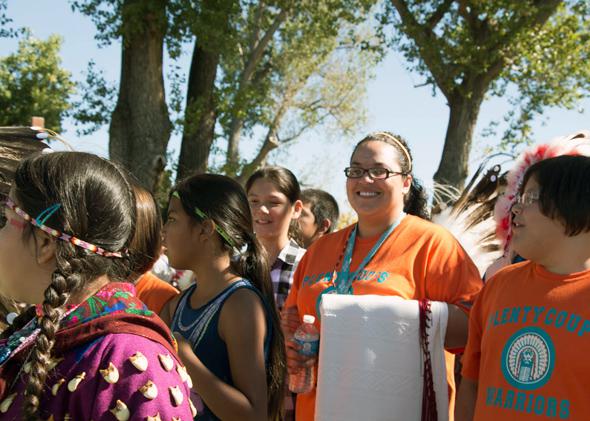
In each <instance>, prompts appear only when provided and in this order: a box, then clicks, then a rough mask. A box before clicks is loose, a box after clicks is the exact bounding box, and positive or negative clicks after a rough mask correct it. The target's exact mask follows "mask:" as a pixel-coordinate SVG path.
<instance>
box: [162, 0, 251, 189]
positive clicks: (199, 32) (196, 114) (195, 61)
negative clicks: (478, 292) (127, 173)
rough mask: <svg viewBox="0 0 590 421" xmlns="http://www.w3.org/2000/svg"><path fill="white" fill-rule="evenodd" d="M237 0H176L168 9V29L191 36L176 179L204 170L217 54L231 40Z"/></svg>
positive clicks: (213, 108)
mask: <svg viewBox="0 0 590 421" xmlns="http://www.w3.org/2000/svg"><path fill="white" fill-rule="evenodd" d="M239 10H240V5H239V2H238V1H237V0H203V1H202V2H200V3H199V4H198V7H195V5H194V4H193V3H192V2H188V3H187V2H186V1H185V0H180V1H177V2H175V3H174V5H173V7H172V8H171V16H172V22H173V24H172V28H173V30H174V31H175V32H176V35H177V37H178V36H180V38H181V39H182V38H187V35H186V34H185V33H188V34H189V39H192V38H193V37H194V48H193V55H192V60H191V66H190V69H189V72H188V85H187V91H186V106H185V109H184V130H183V133H182V143H181V149H180V156H179V159H178V167H177V179H179V180H180V179H183V178H185V177H186V176H188V175H189V174H190V173H192V172H193V171H197V172H201V173H202V172H205V171H207V162H208V159H209V153H210V150H211V146H212V143H213V140H214V138H215V125H216V123H217V115H218V111H217V102H218V101H217V93H216V82H217V76H218V69H219V63H220V60H221V55H222V53H223V52H224V51H226V50H227V49H228V48H230V46H231V44H232V42H233V34H232V23H233V20H234V19H235V16H236V14H238V13H239Z"/></svg>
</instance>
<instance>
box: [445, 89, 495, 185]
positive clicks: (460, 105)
mask: <svg viewBox="0 0 590 421" xmlns="http://www.w3.org/2000/svg"><path fill="white" fill-rule="evenodd" d="M470 94H471V95H469V97H466V96H464V95H460V94H455V95H454V96H452V97H451V98H450V100H449V108H450V114H449V125H448V126H447V134H446V136H445V146H444V149H443V153H442V157H441V160H440V164H439V167H438V170H437V171H436V173H435V174H434V181H435V183H438V184H445V185H451V186H453V187H456V188H458V189H460V188H462V187H463V184H464V182H465V179H466V178H467V171H468V168H467V164H468V162H469V153H470V151H471V141H472V140H473V131H474V129H475V125H476V123H477V116H478V114H479V109H480V107H481V103H482V101H483V98H484V94H485V89H482V90H478V91H471V92H470Z"/></svg>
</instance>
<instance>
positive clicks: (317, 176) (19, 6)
mask: <svg viewBox="0 0 590 421" xmlns="http://www.w3.org/2000/svg"><path fill="white" fill-rule="evenodd" d="M8 16H9V17H11V18H12V19H13V20H14V25H15V26H25V27H28V28H30V29H31V30H32V32H33V34H34V35H35V36H36V37H38V38H41V39H45V38H47V37H48V36H49V35H51V34H59V35H61V36H62V38H63V41H64V42H63V45H62V50H61V56H62V60H63V62H62V64H63V67H64V68H66V69H68V70H69V71H70V72H72V74H73V76H74V77H75V78H77V79H81V72H82V71H83V70H84V69H86V65H87V63H88V61H89V60H90V59H93V60H94V61H95V62H96V63H97V66H98V68H100V69H102V70H103V71H104V72H105V73H106V77H107V79H109V80H111V81H118V79H119V73H120V55H121V53H120V44H119V43H114V44H113V45H111V46H108V47H105V48H98V47H97V43H96V41H95V40H94V35H95V28H94V25H93V23H92V22H91V21H90V19H89V18H87V17H85V16H82V15H80V14H79V13H73V12H72V11H71V9H70V7H69V3H68V1H67V0H28V1H15V0H12V1H9V4H8ZM16 47H17V43H16V41H15V40H6V39H0V56H4V55H6V54H9V53H11V52H13V51H15V50H16ZM190 52H191V48H190V46H189V47H187V49H186V53H185V55H184V56H183V57H182V58H181V60H180V64H181V66H182V67H183V68H184V69H187V70H188V66H189V61H190ZM421 82H422V79H421V78H420V76H419V75H417V74H415V73H411V72H409V71H407V70H406V69H405V66H404V59H403V57H401V55H399V54H397V53H395V52H391V53H389V54H388V55H387V57H386V58H385V59H384V60H383V62H382V63H380V64H379V66H378V67H377V68H376V71H375V78H374V79H373V80H372V81H371V82H370V83H369V86H368V95H367V100H366V107H367V110H368V116H369V118H368V121H367V122H366V124H365V125H364V127H363V128H362V129H361V130H360V131H359V133H358V134H357V135H356V136H353V137H350V138H346V139H334V138H333V136H332V137H328V136H327V134H326V133H324V132H323V131H322V130H321V129H318V130H315V131H313V132H310V133H309V134H307V135H306V136H304V137H303V138H302V139H301V140H300V141H299V142H297V143H296V144H295V145H293V146H290V147H288V148H287V149H286V150H283V151H278V152H277V153H275V154H274V155H273V156H272V157H271V159H270V161H271V162H272V163H274V164H277V165H283V166H286V167H288V168H290V169H291V170H293V171H294V172H295V174H296V175H297V176H298V177H299V178H300V180H301V181H302V182H304V183H305V184H306V185H309V186H314V187H319V188H324V189H326V190H328V191H329V192H331V193H332V194H334V195H335V196H336V197H337V199H338V201H339V202H340V203H341V205H342V206H343V207H344V208H346V205H345V200H346V194H345V190H344V183H345V179H344V174H343V172H342V170H343V169H344V167H345V166H346V165H347V163H348V159H349V155H350V152H351V150H352V145H353V144H354V143H355V142H356V141H358V140H359V139H361V138H362V137H363V135H364V134H366V133H369V132H373V131H382V130H389V131H392V132H396V133H399V134H401V135H402V136H404V137H405V138H406V139H407V140H408V141H409V143H410V146H411V148H412V151H413V155H414V160H415V166H414V168H415V175H416V176H417V177H418V178H420V179H421V180H423V182H424V183H425V184H426V185H427V186H429V185H431V179H432V175H433V174H434V172H435V171H436V169H437V167H438V163H439V160H440V156H441V152H442V147H443V141H444V136H445V131H446V127H447V121H448V114H449V113H448V107H447V106H446V102H445V99H444V97H443V96H441V95H437V96H436V97H432V95H431V89H430V88H429V87H421V88H415V86H416V85H419V84H420V83H421ZM508 109H509V107H508V104H507V101H506V100H505V99H503V98H489V99H488V100H486V102H485V103H484V105H483V107H482V111H481V113H480V116H479V121H478V126H477V129H476V136H475V139H474V144H473V148H472V154H471V167H472V168H473V167H476V166H477V164H478V162H479V161H480V160H481V158H482V156H483V153H484V149H485V146H487V145H493V144H494V139H489V138H482V137H481V131H482V129H484V128H485V127H486V126H487V125H488V124H489V122H490V121H492V120H501V118H502V116H503V115H505V113H506V112H507V111H508ZM580 109H582V110H584V111H583V112H582V113H579V112H577V111H568V110H560V109H550V110H547V112H546V116H547V117H548V118H547V119H546V120H545V121H546V124H545V125H542V124H541V121H536V122H535V124H534V139H536V140H537V141H538V142H543V141H547V140H549V139H551V138H553V137H556V136H560V135H565V134H568V133H571V132H573V131H576V130H579V129H584V128H589V129H590V100H586V101H584V102H583V103H582V104H580ZM65 128H66V132H65V136H64V137H65V138H66V139H68V141H69V142H70V143H72V144H73V145H74V147H75V148H76V149H78V150H84V151H90V152H94V153H97V154H100V155H103V156H107V155H108V135H107V128H106V127H105V128H103V129H102V130H100V131H99V132H97V133H95V134H93V135H90V136H86V137H80V138H78V137H77V136H76V133H75V130H74V128H73V126H72V124H71V123H70V122H66V124H65ZM169 148H170V150H171V151H176V152H177V153H178V151H179V150H180V145H179V138H178V137H177V136H176V137H173V138H172V139H171V141H170V145H169ZM245 153H246V154H247V153H248V151H246V152H245Z"/></svg>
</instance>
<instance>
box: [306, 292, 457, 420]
mask: <svg viewBox="0 0 590 421" xmlns="http://www.w3.org/2000/svg"><path fill="white" fill-rule="evenodd" d="M431 312H432V314H431V317H432V320H431V322H430V327H429V328H428V340H429V348H430V355H431V364H432V372H433V383H434V390H435V393H436V405H437V414H438V419H439V421H446V420H448V413H449V409H448V390H447V377H446V367H445V357H444V338H445V333H446V328H447V319H448V310H447V305H446V304H445V303H440V302H434V301H433V302H431ZM320 314H321V323H322V327H321V333H320V354H319V371H318V384H317V396H316V410H315V414H316V417H315V419H316V420H318V421H331V420H339V421H346V420H351V421H352V420H354V421H358V420H362V421H380V420H387V421H392V420H394V421H395V420H399V421H414V420H416V421H420V419H421V414H422V388H423V383H424V382H423V374H424V357H423V355H422V351H421V347H420V318H419V303H418V301H414V300H404V299H403V298H400V297H392V296H378V295H361V296H355V295H336V294H325V295H324V296H323V297H322V302H321V305H320Z"/></svg>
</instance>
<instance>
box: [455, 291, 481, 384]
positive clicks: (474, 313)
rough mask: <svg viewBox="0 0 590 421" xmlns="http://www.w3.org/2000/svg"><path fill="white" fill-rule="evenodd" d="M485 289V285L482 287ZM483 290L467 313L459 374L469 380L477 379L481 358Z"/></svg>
mask: <svg viewBox="0 0 590 421" xmlns="http://www.w3.org/2000/svg"><path fill="white" fill-rule="evenodd" d="M484 290H485V287H484ZM484 290H482V291H481V293H480V294H479V295H478V296H477V298H476V299H475V303H474V305H473V308H472V309H471V312H470V314H469V333H468V336H467V345H466V346H465V352H464V353H463V359H462V360H461V362H462V363H463V368H462V369H461V375H462V376H463V377H466V378H468V379H470V380H474V381H477V380H478V379H479V364H480V360H481V337H482V333H483V325H484V316H483V313H484V312H483V310H484V309H483V307H484V305H485V294H484V292H485V291H484Z"/></svg>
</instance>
